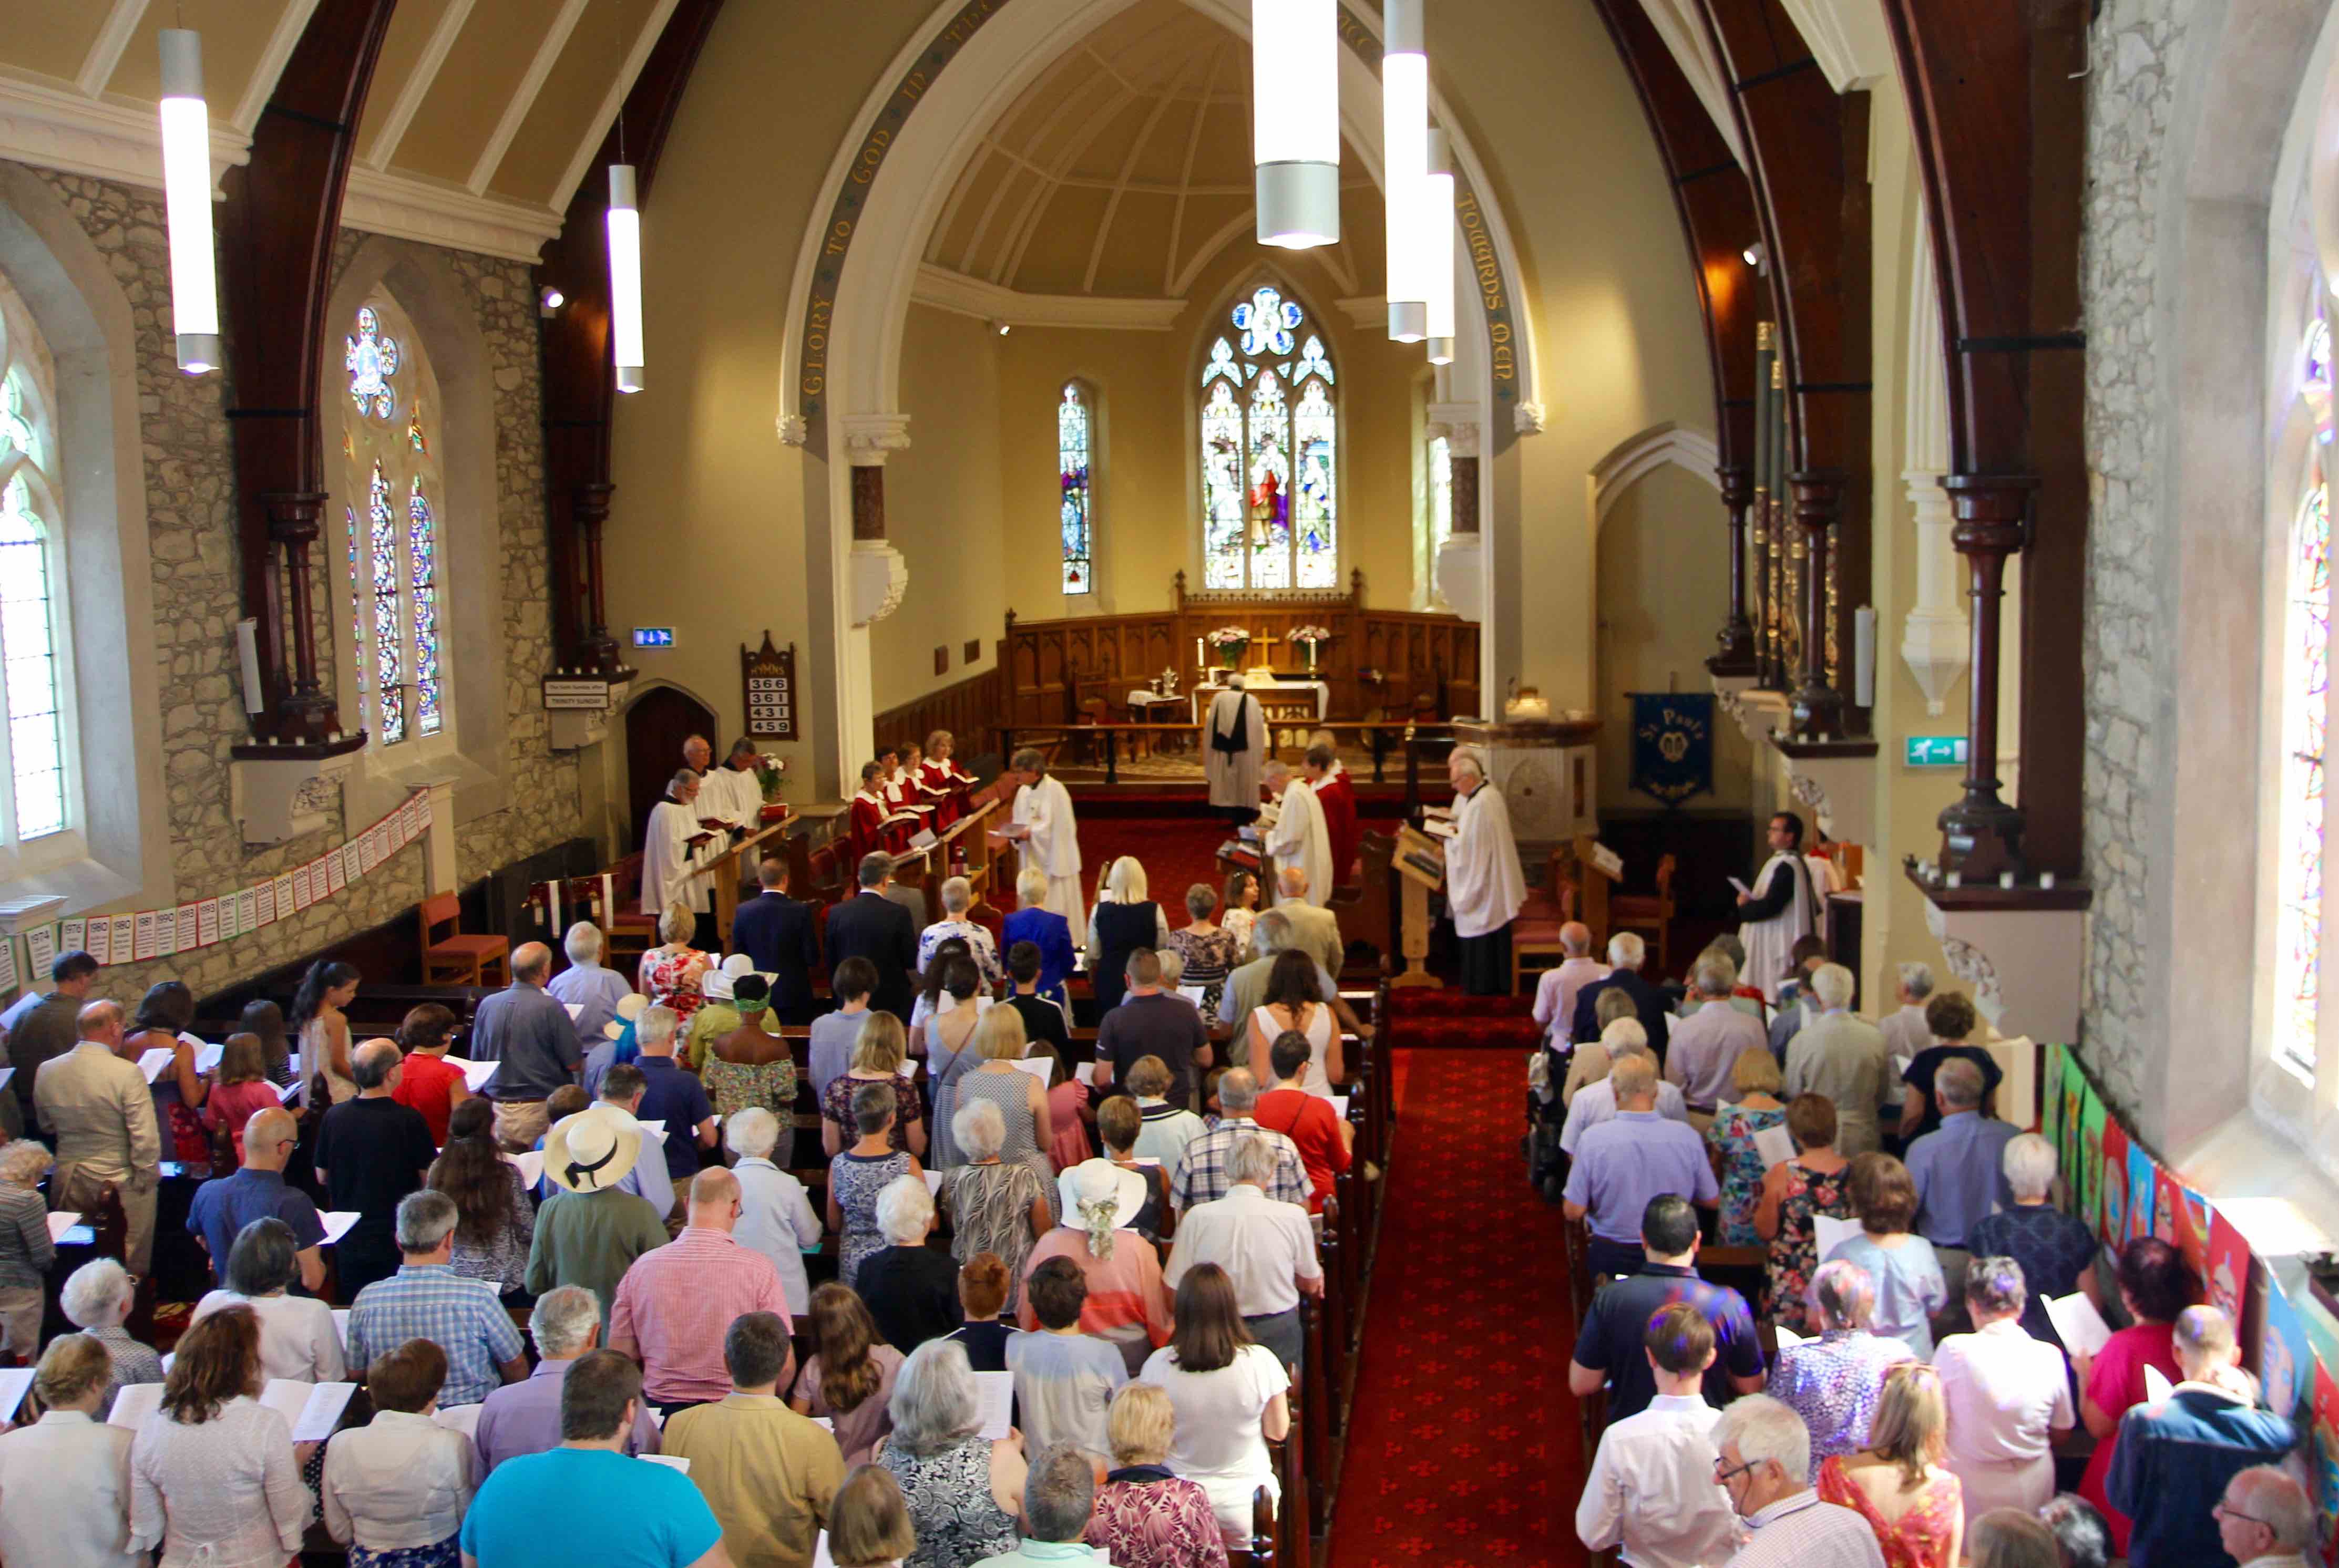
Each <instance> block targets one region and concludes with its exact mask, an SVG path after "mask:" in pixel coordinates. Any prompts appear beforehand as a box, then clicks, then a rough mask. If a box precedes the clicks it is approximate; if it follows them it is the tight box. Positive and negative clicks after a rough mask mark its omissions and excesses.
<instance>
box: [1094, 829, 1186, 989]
mask: <svg viewBox="0 0 2339 1568" xmlns="http://www.w3.org/2000/svg"><path fill="white" fill-rule="evenodd" d="M1167 946H1169V916H1168V915H1166V914H1163V913H1162V912H1161V906H1160V904H1158V903H1155V902H1153V897H1152V894H1151V893H1150V892H1148V891H1147V888H1146V881H1145V868H1144V867H1143V866H1142V865H1140V864H1139V863H1138V861H1137V857H1136V856H1135V855H1133V854H1125V855H1122V856H1121V857H1120V859H1118V860H1116V861H1114V862H1113V863H1111V864H1110V865H1109V866H1107V867H1105V869H1104V874H1102V875H1101V876H1100V877H1098V878H1097V896H1096V904H1095V906H1094V907H1093V908H1092V909H1091V910H1090V911H1089V958H1088V970H1089V984H1090V986H1091V987H1092V988H1093V989H1094V991H1095V992H1096V1004H1097V1016H1098V1017H1099V1018H1102V1017H1104V1016H1105V1014H1106V1013H1108V1012H1110V1011H1112V1010H1113V1009H1114V1008H1116V1007H1119V1006H1120V999H1121V998H1122V997H1123V996H1125V995H1127V994H1128V991H1129V955H1130V953H1132V952H1136V951H1137V950H1138V949H1139V948H1140V947H1147V948H1161V947H1167Z"/></svg>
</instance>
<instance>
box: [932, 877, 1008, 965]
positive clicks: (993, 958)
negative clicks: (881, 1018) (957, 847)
mask: <svg viewBox="0 0 2339 1568" xmlns="http://www.w3.org/2000/svg"><path fill="white" fill-rule="evenodd" d="M940 891H941V893H942V901H943V917H942V919H940V920H938V921H936V922H934V923H933V924H932V925H930V926H928V927H926V929H925V930H923V931H922V932H919V933H918V969H919V971H921V972H923V971H924V970H925V968H926V966H927V965H929V964H931V963H933V962H934V949H936V948H938V947H940V946H941V945H942V944H943V943H944V942H948V941H949V940H950V939H951V938H952V937H957V938H958V939H959V940H961V941H962V942H965V943H966V945H967V951H968V952H971V953H972V955H973V957H974V966H975V968H977V969H979V970H981V971H982V983H983V984H984V985H986V986H996V985H997V984H998V983H999V981H1000V980H1001V979H1002V977H1003V976H1004V975H1005V973H1006V971H1004V970H1002V969H1001V968H1000V967H999V944H998V943H997V942H994V941H992V935H991V932H990V931H989V930H988V929H987V928H985V927H983V926H980V925H977V924H976V923H975V922H972V921H971V920H969V919H967V912H968V911H969V910H971V909H972V908H973V907H974V884H973V883H971V882H969V881H967V880H966V878H964V877H962V876H954V877H951V878H949V879H948V880H946V881H945V882H944V883H943V885H942V888H941V890H940Z"/></svg>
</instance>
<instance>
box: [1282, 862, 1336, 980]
mask: <svg viewBox="0 0 2339 1568" xmlns="http://www.w3.org/2000/svg"><path fill="white" fill-rule="evenodd" d="M1275 885H1276V891H1277V892H1279V893H1281V894H1282V895H1283V896H1282V897H1281V899H1280V900H1279V901H1278V902H1277V903H1276V906H1275V907H1276V908H1277V909H1278V910H1280V911H1282V912H1283V916H1284V918H1285V919H1287V920H1288V921H1289V922H1291V933H1292V937H1293V941H1292V944H1291V945H1292V946H1294V947H1297V948H1299V949H1301V950H1302V951H1304V952H1307V953H1308V955H1309V956H1310V957H1312V958H1313V959H1315V961H1316V962H1318V963H1320V964H1322V965H1323V966H1324V970H1325V972H1326V973H1327V974H1329V975H1331V976H1332V977H1333V978H1334V979H1336V980H1337V979H1338V978H1339V974H1340V971H1341V969H1342V967H1343V966H1344V965H1346V964H1347V962H1348V944H1347V942H1343V941H1342V940H1341V939H1340V917H1339V916H1338V915H1336V914H1334V913H1333V912H1331V911H1330V910H1328V909H1326V908H1324V907H1323V901H1322V900H1321V899H1315V898H1310V897H1309V896H1308V893H1309V891H1310V890H1309V887H1308V871H1307V868H1306V867H1304V866H1298V865H1287V866H1278V868H1277V869H1276V873H1275Z"/></svg>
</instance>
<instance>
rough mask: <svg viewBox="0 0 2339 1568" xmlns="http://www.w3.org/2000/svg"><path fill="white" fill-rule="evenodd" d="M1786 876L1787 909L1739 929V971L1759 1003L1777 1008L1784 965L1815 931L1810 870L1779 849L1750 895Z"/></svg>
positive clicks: (1759, 894) (1762, 892)
mask: <svg viewBox="0 0 2339 1568" xmlns="http://www.w3.org/2000/svg"><path fill="white" fill-rule="evenodd" d="M1776 877H1785V878H1786V879H1787V883H1786V885H1787V887H1788V889H1789V892H1788V897H1787V903H1786V907H1785V908H1783V909H1781V911H1780V912H1778V913H1777V914H1774V915H1772V916H1771V917H1770V918H1769V919H1768V920H1750V921H1748V922H1746V923H1745V924H1743V925H1742V926H1740V927H1739V928H1738V940H1739V941H1740V942H1742V943H1744V944H1745V948H1746V967H1745V969H1744V970H1743V971H1741V972H1742V973H1743V974H1746V975H1749V976H1752V980H1751V981H1750V983H1752V984H1754V985H1759V986H1761V987H1762V1000H1763V1001H1767V1002H1769V1003H1770V1004H1771V1005H1772V1007H1776V1006H1778V1005H1779V984H1780V982H1781V981H1783V980H1785V979H1786V978H1787V965H1788V963H1789V962H1790V960H1791V956H1792V954H1793V952H1794V946H1795V943H1796V942H1798V941H1800V940H1801V938H1803V937H1805V936H1808V935H1810V934H1811V932H1812V931H1813V930H1815V929H1816V927H1815V926H1814V924H1813V922H1812V917H1813V915H1814V913H1815V911H1814V909H1813V907H1812V892H1813V891H1814V890H1813V889H1812V887H1811V872H1810V867H1809V866H1808V865H1806V864H1804V863H1803V862H1802V856H1801V855H1800V854H1798V853H1795V852H1794V851H1792V850H1781V851H1780V852H1779V853H1776V854H1774V855H1772V857H1771V859H1770V861H1769V863H1766V864H1765V865H1764V866H1763V867H1762V875H1761V876H1758V877H1756V878H1755V879H1754V886H1753V890H1752V892H1753V896H1754V897H1756V898H1761V897H1762V896H1763V895H1765V894H1766V893H1769V892H1771V891H1772V888H1773V887H1774V886H1776V885H1777V884H1776V883H1774V882H1773V880H1772V879H1773V878H1776Z"/></svg>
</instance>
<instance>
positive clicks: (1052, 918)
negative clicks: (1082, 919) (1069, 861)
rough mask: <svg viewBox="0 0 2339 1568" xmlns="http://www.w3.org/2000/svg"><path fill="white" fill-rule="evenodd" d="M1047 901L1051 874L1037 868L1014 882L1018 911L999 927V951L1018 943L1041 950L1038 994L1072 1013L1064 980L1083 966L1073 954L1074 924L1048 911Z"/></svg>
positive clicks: (1013, 912) (1025, 871) (1028, 866)
mask: <svg viewBox="0 0 2339 1568" xmlns="http://www.w3.org/2000/svg"><path fill="white" fill-rule="evenodd" d="M1047 899H1048V873H1046V872H1044V871H1041V869H1040V868H1039V867H1038V866H1035V865H1027V866H1025V867H1024V868H1023V870H1022V873H1021V874H1020V875H1019V876H1017V877H1016V879H1015V900H1016V903H1017V905H1018V906H1019V907H1017V908H1016V909H1015V910H1013V911H1012V912H1010V913H1009V914H1008V916H1007V919H1006V920H1005V921H1004V922H1002V925H1001V927H1000V934H999V951H1000V952H1008V951H1010V950H1011V949H1012V948H1013V947H1014V945H1015V944H1016V943H1017V942H1030V943H1031V945H1032V946H1034V947H1036V948H1038V949H1039V950H1040V990H1039V994H1040V995H1041V996H1044V997H1046V998H1047V999H1048V1000H1049V1001H1052V1002H1054V1003H1055V1004H1056V1005H1057V1006H1058V1007H1061V1008H1063V1009H1065V1010H1066V1011H1071V998H1070V997H1069V996H1067V995H1066V994H1065V991H1064V978H1065V976H1067V975H1069V974H1071V972H1072V967H1073V965H1074V964H1076V963H1077V962H1080V960H1079V955H1078V954H1076V953H1074V952H1072V922H1071V921H1068V920H1066V919H1065V918H1064V917H1063V916H1062V915H1061V914H1058V913H1057V912H1055V911H1054V910H1051V909H1049V908H1047V907H1045V906H1046V903H1047Z"/></svg>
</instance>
